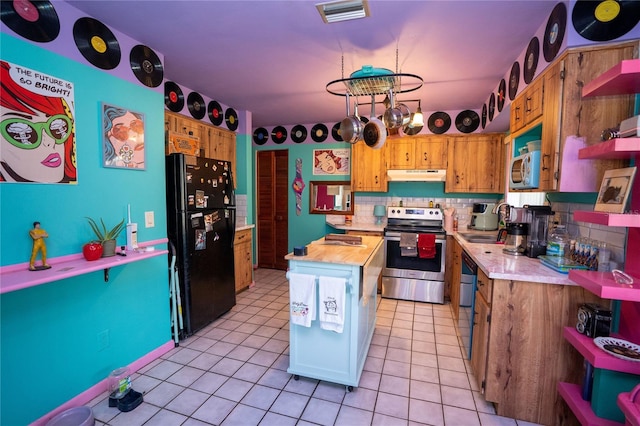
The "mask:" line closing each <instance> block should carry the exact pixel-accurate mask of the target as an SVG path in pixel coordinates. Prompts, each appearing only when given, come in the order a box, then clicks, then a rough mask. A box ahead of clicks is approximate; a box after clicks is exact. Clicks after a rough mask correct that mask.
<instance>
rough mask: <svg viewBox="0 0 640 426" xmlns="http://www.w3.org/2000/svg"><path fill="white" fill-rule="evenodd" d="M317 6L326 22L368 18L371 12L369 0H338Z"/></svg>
mask: <svg viewBox="0 0 640 426" xmlns="http://www.w3.org/2000/svg"><path fill="white" fill-rule="evenodd" d="M316 8H317V9H318V12H319V13H320V16H321V17H322V20H323V21H324V22H325V23H326V24H331V23H333V22H341V21H350V20H352V19H360V18H366V17H367V16H371V15H370V14H369V3H368V1H367V0H338V1H330V2H326V3H318V4H316Z"/></svg>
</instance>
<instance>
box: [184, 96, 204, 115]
mask: <svg viewBox="0 0 640 426" xmlns="http://www.w3.org/2000/svg"><path fill="white" fill-rule="evenodd" d="M187 108H188V109H189V113H190V114H191V116H192V117H193V118H195V119H196V120H200V119H201V118H203V117H204V115H205V114H206V113H207V107H206V106H205V104H204V99H202V96H201V95H200V93H198V92H191V93H189V95H188V96H187Z"/></svg>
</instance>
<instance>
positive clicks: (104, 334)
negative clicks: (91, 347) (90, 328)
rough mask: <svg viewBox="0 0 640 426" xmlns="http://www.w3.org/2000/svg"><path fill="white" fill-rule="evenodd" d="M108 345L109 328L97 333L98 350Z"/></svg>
mask: <svg viewBox="0 0 640 426" xmlns="http://www.w3.org/2000/svg"><path fill="white" fill-rule="evenodd" d="M108 347H109V330H108V329H107V330H103V331H101V332H100V333H98V350H99V351H102V350H105V349H107V348H108Z"/></svg>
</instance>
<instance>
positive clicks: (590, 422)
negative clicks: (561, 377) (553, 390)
mask: <svg viewBox="0 0 640 426" xmlns="http://www.w3.org/2000/svg"><path fill="white" fill-rule="evenodd" d="M558 392H559V393H560V396H561V397H562V398H563V399H564V400H565V402H566V403H567V405H568V406H569V408H571V411H573V414H575V415H576V417H577V418H578V421H579V422H580V424H581V425H582V426H620V425H623V424H624V423H618V422H614V421H613V420H607V419H603V418H602V417H598V416H596V414H595V413H594V412H593V410H592V409H591V403H590V402H589V401H585V400H584V399H582V390H581V389H580V386H578V385H574V384H573V383H563V382H560V383H558Z"/></svg>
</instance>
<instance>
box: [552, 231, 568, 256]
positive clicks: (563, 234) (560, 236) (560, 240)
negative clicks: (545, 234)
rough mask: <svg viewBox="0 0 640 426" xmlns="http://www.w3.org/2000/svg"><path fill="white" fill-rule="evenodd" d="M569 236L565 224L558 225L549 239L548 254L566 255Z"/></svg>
mask: <svg viewBox="0 0 640 426" xmlns="http://www.w3.org/2000/svg"><path fill="white" fill-rule="evenodd" d="M568 242H569V237H568V236H567V231H566V229H565V226H564V225H557V226H556V228H555V229H554V230H553V232H552V233H551V235H550V236H549V240H548V241H547V256H558V257H564V254H565V252H566V251H567V245H568Z"/></svg>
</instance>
